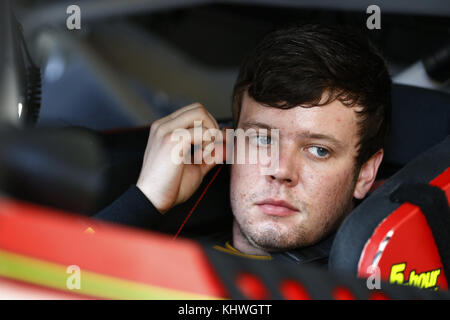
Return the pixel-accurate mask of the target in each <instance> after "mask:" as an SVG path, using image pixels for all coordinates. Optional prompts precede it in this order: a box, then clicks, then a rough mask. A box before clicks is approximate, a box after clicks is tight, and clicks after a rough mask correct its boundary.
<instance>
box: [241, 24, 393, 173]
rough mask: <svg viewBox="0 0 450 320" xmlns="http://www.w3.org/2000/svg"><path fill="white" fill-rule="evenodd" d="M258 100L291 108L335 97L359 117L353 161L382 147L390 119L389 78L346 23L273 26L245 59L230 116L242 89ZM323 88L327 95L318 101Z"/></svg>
mask: <svg viewBox="0 0 450 320" xmlns="http://www.w3.org/2000/svg"><path fill="white" fill-rule="evenodd" d="M246 90H247V91H248V94H249V96H250V97H252V98H253V99H254V100H255V101H257V102H259V103H261V104H262V105H266V106H271V107H276V108H281V109H289V108H293V107H295V106H301V107H313V106H321V105H326V104H328V103H331V102H332V101H334V100H335V99H338V100H339V101H340V102H342V103H343V104H344V105H346V106H349V107H355V106H358V107H357V108H355V112H357V113H358V119H359V121H358V122H359V123H358V126H359V135H360V139H359V143H358V146H357V147H358V157H357V159H356V161H357V164H358V165H359V166H361V165H362V164H363V163H364V162H366V161H367V160H368V159H369V158H370V157H371V156H372V155H373V154H374V153H375V152H377V151H378V150H379V149H381V148H382V147H383V144H384V140H385V139H386V135H387V131H388V128H389V125H390V115H391V78H390V76H389V73H388V70H387V67H386V63H385V61H384V59H383V57H382V56H381V54H380V53H379V52H378V50H377V49H376V48H375V47H374V46H373V45H372V44H371V42H370V41H369V40H368V39H367V38H366V37H364V36H363V35H362V34H360V33H358V32H355V31H353V30H350V29H349V28H346V27H334V26H322V25H302V26H298V25H297V26H290V27H286V28H283V29H280V30H276V31H273V32H271V33H269V34H268V35H266V36H265V37H264V38H263V40H262V41H261V42H260V43H259V44H258V45H257V46H256V47H255V48H254V49H253V51H251V52H250V54H249V55H247V57H246V58H245V59H244V61H243V63H242V65H241V68H240V70H239V75H238V78H237V80H236V84H235V86H234V90H233V101H232V108H233V110H232V111H233V122H234V126H235V127H236V126H237V124H238V121H239V115H240V110H241V103H242V97H243V94H244V92H245V91H246ZM324 93H326V97H327V99H326V101H324V102H321V103H319V101H321V98H322V95H323V94H324Z"/></svg>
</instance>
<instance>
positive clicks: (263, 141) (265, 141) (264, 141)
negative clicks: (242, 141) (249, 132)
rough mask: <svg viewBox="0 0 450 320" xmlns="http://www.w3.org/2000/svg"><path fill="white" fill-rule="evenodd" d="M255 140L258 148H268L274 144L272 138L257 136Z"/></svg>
mask: <svg viewBox="0 0 450 320" xmlns="http://www.w3.org/2000/svg"><path fill="white" fill-rule="evenodd" d="M254 139H255V141H256V144H257V145H258V146H267V145H270V144H271V143H272V138H271V137H269V136H255V137H254Z"/></svg>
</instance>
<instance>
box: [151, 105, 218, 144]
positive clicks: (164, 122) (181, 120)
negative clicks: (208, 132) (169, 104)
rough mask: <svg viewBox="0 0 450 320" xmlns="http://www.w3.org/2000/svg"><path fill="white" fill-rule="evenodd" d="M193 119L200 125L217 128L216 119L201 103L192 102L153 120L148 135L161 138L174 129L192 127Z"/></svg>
mask: <svg viewBox="0 0 450 320" xmlns="http://www.w3.org/2000/svg"><path fill="white" fill-rule="evenodd" d="M194 121H201V125H202V127H206V128H219V125H218V123H217V121H216V119H214V117H213V116H212V115H211V114H210V113H209V112H208V111H207V110H206V109H205V108H204V107H203V106H202V105H201V104H199V103H194V104H192V105H189V106H186V107H184V108H181V109H180V110H177V111H175V112H174V113H172V114H170V115H168V116H167V117H164V118H162V119H159V120H157V121H155V122H154V123H153V124H152V128H151V131H150V135H152V134H153V135H157V136H158V137H159V138H162V137H164V136H165V135H166V134H168V133H171V132H172V131H174V130H175V129H181V128H183V129H189V128H193V127H194Z"/></svg>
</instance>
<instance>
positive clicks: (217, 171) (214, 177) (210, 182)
mask: <svg viewBox="0 0 450 320" xmlns="http://www.w3.org/2000/svg"><path fill="white" fill-rule="evenodd" d="M222 167H223V165H220V166H219V168H217V170H216V172H215V173H214V175H213V177H212V178H211V180H210V181H209V182H208V185H207V186H206V187H205V189H204V190H203V192H202V194H201V195H200V197H199V198H198V200H197V202H196V203H195V204H194V206H193V207H192V209H191V211H189V214H188V215H187V216H186V219H184V221H183V223H182V224H181V226H180V229H178V231H177V233H176V234H175V236H174V237H173V240H175V239H176V238H177V237H178V235H179V234H180V232H181V229H183V227H184V225H185V224H186V222H187V221H188V219H189V217H190V216H191V215H192V213H193V212H194V210H195V208H197V205H198V204H199V203H200V200H202V198H203V196H204V195H205V193H206V191H207V190H208V188H209V187H210V186H211V184H212V183H213V181H214V179H216V177H217V175H218V174H219V172H220V170H222Z"/></svg>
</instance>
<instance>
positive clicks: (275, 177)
mask: <svg viewBox="0 0 450 320" xmlns="http://www.w3.org/2000/svg"><path fill="white" fill-rule="evenodd" d="M238 128H242V129H244V130H246V129H249V128H253V129H256V131H258V129H260V128H273V129H279V140H278V141H272V143H277V144H278V145H279V166H278V168H277V169H276V170H275V171H274V172H273V174H271V175H262V174H261V170H260V169H261V168H260V165H259V164H233V165H232V169H231V185H230V198H231V207H232V210H233V214H234V217H235V226H234V241H235V242H236V236H237V237H240V238H241V240H242V241H247V242H248V244H250V245H251V246H252V247H255V248H258V249H261V250H263V251H277V250H287V249H292V248H298V247H304V246H308V245H311V244H314V243H316V242H317V241H319V240H320V239H321V238H323V237H324V236H325V235H327V234H328V233H330V232H331V231H332V230H333V229H334V228H336V227H337V225H338V224H339V223H340V222H341V221H342V219H343V218H344V217H345V215H346V214H347V213H348V212H349V211H350V210H351V208H352V199H353V190H354V188H355V177H356V176H355V175H356V169H355V166H356V161H355V158H356V156H357V143H358V131H357V118H356V113H355V111H354V109H352V108H349V107H346V106H344V105H343V104H342V103H341V102H339V101H337V100H336V101H334V102H332V103H330V104H328V105H325V106H321V107H312V108H304V107H294V108H291V109H286V110H283V109H277V108H272V107H266V106H262V105H261V104H259V103H258V102H256V101H255V100H253V99H252V98H250V97H249V96H248V94H247V93H245V95H244V97H243V100H242V108H241V114H240V118H239V123H238ZM268 132H269V134H270V130H268ZM256 141H257V142H258V144H257V146H258V148H260V147H265V146H264V145H267V143H270V139H268V138H267V137H259V138H257V139H256ZM248 147H249V148H252V147H254V146H252V144H251V143H249V146H248ZM236 233H237V234H236Z"/></svg>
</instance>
